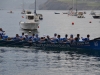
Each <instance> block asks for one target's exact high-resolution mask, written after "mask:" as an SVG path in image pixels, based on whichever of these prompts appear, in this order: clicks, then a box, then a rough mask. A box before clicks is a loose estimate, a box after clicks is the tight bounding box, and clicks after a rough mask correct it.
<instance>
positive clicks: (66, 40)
mask: <svg viewBox="0 0 100 75" xmlns="http://www.w3.org/2000/svg"><path fill="white" fill-rule="evenodd" d="M62 40H63V43H67V42H68V35H67V34H65V37H64V38H62Z"/></svg>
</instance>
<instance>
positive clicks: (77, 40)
mask: <svg viewBox="0 0 100 75" xmlns="http://www.w3.org/2000/svg"><path fill="white" fill-rule="evenodd" d="M79 40H80V34H77V36H76V37H75V38H74V42H79Z"/></svg>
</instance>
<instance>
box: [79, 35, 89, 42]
mask: <svg viewBox="0 0 100 75" xmlns="http://www.w3.org/2000/svg"><path fill="white" fill-rule="evenodd" d="M81 38H82V40H83V41H89V40H90V35H89V34H87V38H83V37H81Z"/></svg>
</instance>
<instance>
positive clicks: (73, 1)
mask: <svg viewBox="0 0 100 75" xmlns="http://www.w3.org/2000/svg"><path fill="white" fill-rule="evenodd" d="M72 1H73V10H74V0H72Z"/></svg>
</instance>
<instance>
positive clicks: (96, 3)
mask: <svg viewBox="0 0 100 75" xmlns="http://www.w3.org/2000/svg"><path fill="white" fill-rule="evenodd" d="M73 1H74V2H73ZM73 3H74V5H73ZM76 4H77V5H76ZM72 7H74V9H76V7H77V9H78V10H92V9H95V10H100V0H77V2H76V0H48V1H46V2H45V3H44V4H42V5H40V6H39V9H40V10H68V9H70V8H72Z"/></svg>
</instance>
